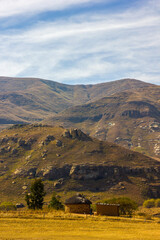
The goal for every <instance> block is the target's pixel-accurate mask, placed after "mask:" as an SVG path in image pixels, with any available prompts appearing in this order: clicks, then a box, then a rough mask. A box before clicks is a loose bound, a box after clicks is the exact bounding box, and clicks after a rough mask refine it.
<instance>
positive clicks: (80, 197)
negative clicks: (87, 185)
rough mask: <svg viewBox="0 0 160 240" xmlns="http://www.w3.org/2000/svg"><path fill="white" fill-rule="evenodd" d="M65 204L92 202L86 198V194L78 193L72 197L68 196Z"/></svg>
mask: <svg viewBox="0 0 160 240" xmlns="http://www.w3.org/2000/svg"><path fill="white" fill-rule="evenodd" d="M65 204H66V205H67V204H92V202H91V201H90V200H89V199H87V198H85V196H84V195H83V194H76V195H74V196H73V197H71V198H68V199H67V200H66V201H65Z"/></svg>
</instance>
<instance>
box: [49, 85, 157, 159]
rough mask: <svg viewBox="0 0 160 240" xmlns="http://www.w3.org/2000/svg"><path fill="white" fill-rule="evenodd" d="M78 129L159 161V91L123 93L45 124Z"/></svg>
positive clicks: (81, 107) (134, 90)
mask: <svg viewBox="0 0 160 240" xmlns="http://www.w3.org/2000/svg"><path fill="white" fill-rule="evenodd" d="M44 122H45V123H49V124H60V125H62V126H64V127H66V128H70V127H78V128H80V129H82V130H83V131H84V132H86V133H88V134H90V135H91V136H92V137H96V138H98V139H100V140H107V141H111V142H115V143H117V144H119V145H121V146H123V147H126V148H129V149H132V150H136V151H139V152H141V153H143V154H146V155H150V156H152V157H157V158H158V157H160V87H159V86H150V87H143V88H138V89H132V91H131V90H126V91H123V92H119V93H116V94H112V95H111V96H109V97H105V98H101V99H99V100H97V101H94V102H91V103H88V104H85V105H82V106H76V107H72V108H69V109H67V110H66V111H63V112H61V113H59V114H58V115H57V116H54V117H51V118H49V119H47V120H45V121H44Z"/></svg>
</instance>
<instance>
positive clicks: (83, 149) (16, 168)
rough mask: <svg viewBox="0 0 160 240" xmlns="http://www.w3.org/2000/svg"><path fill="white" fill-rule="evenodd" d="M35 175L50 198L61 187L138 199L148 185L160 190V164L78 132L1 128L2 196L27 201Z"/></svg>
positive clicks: (66, 189)
mask: <svg viewBox="0 0 160 240" xmlns="http://www.w3.org/2000/svg"><path fill="white" fill-rule="evenodd" d="M35 177H41V178H42V179H43V180H44V183H45V189H46V191H47V194H51V193H52V191H53V190H55V189H56V191H64V192H65V191H67V192H68V191H91V192H97V193H98V192H105V193H107V194H120V195H131V196H133V197H135V196H136V197H137V198H139V197H142V196H141V192H142V190H143V189H145V188H146V187H148V188H150V191H153V190H154V191H155V187H153V185H156V186H157V184H158V186H159V183H160V163H159V162H158V161H156V160H153V159H152V158H149V157H146V156H144V155H142V154H140V153H137V152H133V151H130V150H127V149H124V148H122V147H120V146H117V145H116V144H112V143H108V142H103V141H99V140H97V139H93V138H91V137H89V136H88V135H86V134H84V133H83V132H82V131H81V130H78V129H69V130H67V129H64V128H63V127H51V126H42V125H35V124H32V125H22V126H21V125H15V126H13V127H11V128H10V129H5V130H2V131H1V132H0V192H1V198H2V199H5V200H9V199H11V198H12V199H17V198H18V199H24V194H25V192H26V191H27V190H29V187H30V183H31V181H32V180H33V179H34V178H35ZM153 194H155V195H156V196H159V194H160V193H159V192H157V190H156V192H153ZM134 195H135V196H134Z"/></svg>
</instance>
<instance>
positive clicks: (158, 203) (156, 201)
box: [155, 198, 160, 207]
mask: <svg viewBox="0 0 160 240" xmlns="http://www.w3.org/2000/svg"><path fill="white" fill-rule="evenodd" d="M155 207H160V198H158V199H156V200H155Z"/></svg>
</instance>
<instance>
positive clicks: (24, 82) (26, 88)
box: [0, 77, 152, 128]
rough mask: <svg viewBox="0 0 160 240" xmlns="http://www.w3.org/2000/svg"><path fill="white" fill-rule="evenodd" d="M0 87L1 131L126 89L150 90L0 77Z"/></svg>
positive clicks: (128, 84)
mask: <svg viewBox="0 0 160 240" xmlns="http://www.w3.org/2000/svg"><path fill="white" fill-rule="evenodd" d="M0 85H1V88H0V128H2V127H6V124H7V125H8V124H20V123H32V122H37V121H42V120H44V119H46V118H48V117H50V116H51V115H53V114H54V115H56V114H57V113H60V112H61V111H63V110H65V109H67V108H69V107H72V106H76V105H82V104H85V103H89V102H92V101H95V100H98V99H100V98H102V97H106V96H110V95H111V94H114V93H117V92H121V91H124V90H127V89H137V88H143V87H150V86H152V84H148V83H144V82H141V81H138V80H134V79H124V80H119V81H114V82H107V83H102V84H96V85H74V86H72V85H66V84H61V83H57V82H54V81H48V80H43V79H36V78H9V77H0Z"/></svg>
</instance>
